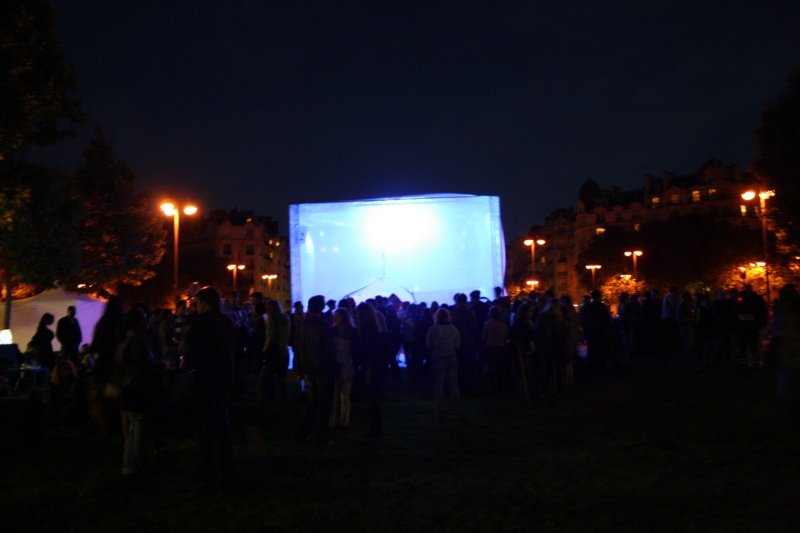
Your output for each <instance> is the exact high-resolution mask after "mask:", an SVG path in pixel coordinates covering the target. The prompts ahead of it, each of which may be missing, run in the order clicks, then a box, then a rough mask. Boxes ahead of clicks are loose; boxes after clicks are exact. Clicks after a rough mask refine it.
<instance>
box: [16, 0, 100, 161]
mask: <svg viewBox="0 0 800 533" xmlns="http://www.w3.org/2000/svg"><path fill="white" fill-rule="evenodd" d="M76 88H77V85H76V83H75V75H74V72H73V70H72V69H71V68H70V67H69V66H68V65H67V64H66V62H65V60H64V56H63V53H62V51H61V46H60V44H59V42H58V40H57V39H56V36H55V32H54V26H53V14H52V11H51V8H50V7H49V6H48V5H46V4H44V3H42V2H40V1H37V0H4V1H3V2H0V160H9V159H16V158H19V157H21V156H22V155H23V154H24V153H25V151H26V150H27V149H28V148H29V147H30V146H32V145H38V146H44V145H50V144H53V143H56V142H58V141H59V140H61V139H63V138H65V137H67V136H69V135H72V134H73V131H72V130H71V129H70V128H69V125H70V123H79V122H82V121H83V119H84V118H85V115H84V112H83V111H82V110H81V105H80V99H79V98H77V97H76V96H74V93H75V90H76Z"/></svg>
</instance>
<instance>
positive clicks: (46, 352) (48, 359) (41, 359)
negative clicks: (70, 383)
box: [28, 313, 56, 372]
mask: <svg viewBox="0 0 800 533" xmlns="http://www.w3.org/2000/svg"><path fill="white" fill-rule="evenodd" d="M53 322H55V317H54V316H53V315H52V314H50V313H45V314H43V315H42V318H40V319H39V325H38V326H37V327H36V333H34V334H33V337H31V341H30V342H29V343H28V347H29V348H30V349H31V350H32V351H33V355H34V358H35V359H36V362H37V363H39V365H40V366H41V367H42V368H46V369H47V370H48V372H49V371H50V370H52V368H53V365H55V362H56V356H55V353H54V352H53V337H54V335H53V332H52V331H50V326H52V325H53Z"/></svg>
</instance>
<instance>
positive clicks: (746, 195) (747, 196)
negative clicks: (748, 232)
mask: <svg viewBox="0 0 800 533" xmlns="http://www.w3.org/2000/svg"><path fill="white" fill-rule="evenodd" d="M756 195H758V216H759V218H760V219H761V243H762V245H763V246H764V281H765V282H766V285H767V304H768V305H769V304H771V303H772V298H771V296H770V288H769V246H768V245H767V199H768V198H772V197H773V196H775V191H772V190H769V191H762V190H759V191H758V192H756V191H752V190H751V191H745V192H743V193H742V200H745V201H747V202H749V201H750V200H753V199H754V198H755V197H756Z"/></svg>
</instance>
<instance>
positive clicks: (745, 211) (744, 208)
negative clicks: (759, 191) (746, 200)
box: [739, 205, 747, 217]
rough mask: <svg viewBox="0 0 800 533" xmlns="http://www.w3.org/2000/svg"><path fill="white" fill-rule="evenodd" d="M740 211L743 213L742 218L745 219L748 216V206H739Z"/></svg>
mask: <svg viewBox="0 0 800 533" xmlns="http://www.w3.org/2000/svg"><path fill="white" fill-rule="evenodd" d="M739 211H741V212H742V216H743V217H746V216H747V206H746V205H740V206H739Z"/></svg>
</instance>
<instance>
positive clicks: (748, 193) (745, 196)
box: [742, 191, 756, 201]
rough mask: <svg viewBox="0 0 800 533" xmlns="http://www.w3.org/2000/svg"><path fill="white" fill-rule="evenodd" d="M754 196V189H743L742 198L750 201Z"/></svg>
mask: <svg viewBox="0 0 800 533" xmlns="http://www.w3.org/2000/svg"><path fill="white" fill-rule="evenodd" d="M755 197H756V191H745V192H743V193H742V200H747V201H750V200H752V199H753V198H755Z"/></svg>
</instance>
